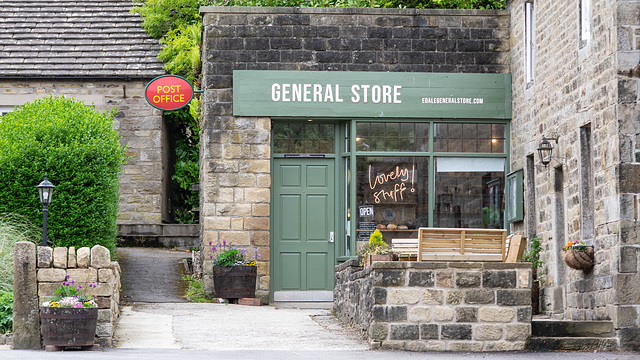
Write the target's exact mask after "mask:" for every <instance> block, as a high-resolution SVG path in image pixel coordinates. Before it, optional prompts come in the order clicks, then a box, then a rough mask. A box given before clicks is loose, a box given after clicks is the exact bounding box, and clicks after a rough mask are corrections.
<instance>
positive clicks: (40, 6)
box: [0, 0, 165, 78]
mask: <svg viewBox="0 0 640 360" xmlns="http://www.w3.org/2000/svg"><path fill="white" fill-rule="evenodd" d="M132 6H133V3H132V2H131V0H102V1H96V0H2V6H1V7H0V78H2V77H39V76H42V77H65V76H86V77H93V76H96V77H114V78H122V77H138V78H152V77H155V76H158V75H162V74H164V73H165V72H164V70H162V66H163V64H162V63H161V62H160V61H158V60H157V56H158V52H159V51H160V50H161V49H162V46H161V45H160V44H159V42H158V40H156V39H152V38H151V37H149V36H148V35H147V34H146V33H145V31H144V29H143V28H142V20H141V18H140V16H139V15H137V14H131V13H130V12H129V10H130V9H131V7H132Z"/></svg>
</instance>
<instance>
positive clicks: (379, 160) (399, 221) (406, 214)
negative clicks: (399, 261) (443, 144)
mask: <svg viewBox="0 0 640 360" xmlns="http://www.w3.org/2000/svg"><path fill="white" fill-rule="evenodd" d="M428 164H429V161H428V158H421V157H370V156H368V157H358V160H357V179H356V180H357V189H358V190H357V194H356V196H357V198H356V203H357V204H358V209H357V210H356V214H355V215H356V229H357V232H356V234H357V235H356V236H357V239H358V241H362V242H363V241H368V240H369V235H370V234H371V233H372V232H373V230H374V229H376V228H378V229H380V230H381V232H382V234H383V239H384V241H385V242H387V243H388V244H391V239H393V238H417V236H418V232H417V228H418V227H420V226H428V225H429V219H428V216H429V211H428V193H427V191H428V190H427V189H428V181H427V176H428Z"/></svg>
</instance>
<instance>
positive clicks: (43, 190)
mask: <svg viewBox="0 0 640 360" xmlns="http://www.w3.org/2000/svg"><path fill="white" fill-rule="evenodd" d="M36 187H37V188H38V194H39V195H40V203H41V204H42V206H43V210H42V246H47V215H48V213H49V209H47V206H48V205H49V204H51V196H52V195H53V189H54V188H55V186H54V185H53V184H52V183H50V182H49V180H47V174H44V181H42V182H41V183H40V185H38V186H36Z"/></svg>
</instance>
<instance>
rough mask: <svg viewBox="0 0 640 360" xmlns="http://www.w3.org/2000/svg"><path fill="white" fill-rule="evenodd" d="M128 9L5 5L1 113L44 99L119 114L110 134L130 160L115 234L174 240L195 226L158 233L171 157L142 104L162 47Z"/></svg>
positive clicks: (118, 5)
mask: <svg viewBox="0 0 640 360" xmlns="http://www.w3.org/2000/svg"><path fill="white" fill-rule="evenodd" d="M132 6H133V4H132V2H131V1H130V0H108V1H91V0H81V1H74V2H72V3H69V2H67V1H60V0H30V1H3V3H2V6H1V7H0V16H1V17H2V19H3V21H2V25H0V91H1V94H2V95H1V96H0V113H2V112H7V111H11V110H12V109H13V108H14V107H15V106H20V105H22V104H24V103H26V102H29V101H33V100H35V99H37V98H42V97H46V96H49V95H64V96H69V97H73V98H75V99H77V100H80V101H83V102H84V103H85V104H87V105H93V106H94V107H95V108H96V109H98V110H100V111H107V110H109V109H118V115H117V117H116V118H115V121H114V127H117V128H118V129H119V134H120V136H121V137H122V140H121V142H122V145H125V144H126V146H127V155H128V156H129V157H130V160H129V162H128V163H127V164H126V165H125V166H124V171H123V172H122V174H121V177H120V194H121V195H120V216H119V218H118V223H119V232H120V234H121V235H122V236H125V237H126V236H127V235H128V237H129V238H136V239H137V238H142V237H147V238H149V237H151V238H154V239H163V238H165V239H179V238H180V236H181V235H184V233H185V231H184V230H187V231H186V233H187V234H188V233H190V232H191V231H190V230H192V229H191V227H193V226H191V227H189V226H186V227H187V228H188V229H182V228H181V227H180V226H178V227H175V226H173V227H172V228H171V229H168V228H167V226H165V225H163V223H166V222H169V221H170V218H171V214H170V213H169V211H170V205H169V197H168V193H169V191H170V174H169V173H168V172H169V171H170V166H168V165H169V164H170V163H171V161H170V159H171V152H172V151H173V150H172V149H171V145H170V143H169V141H168V134H167V131H166V127H167V125H166V124H165V121H164V119H163V115H162V111H160V110H157V109H155V108H153V107H151V106H150V105H149V104H148V103H147V102H146V100H145V97H144V90H145V86H146V84H147V83H148V82H149V81H150V80H151V79H153V78H155V77H157V76H160V75H164V74H165V72H164V70H163V68H162V66H163V65H162V63H161V62H160V61H159V60H158V59H157V56H158V52H159V51H160V49H161V45H160V44H159V42H158V40H156V39H152V38H150V37H149V36H148V35H147V34H146V32H145V31H144V29H143V27H142V20H141V18H140V16H139V15H137V14H130V13H129V10H130V9H131V7H132ZM51 180H52V181H53V182H54V183H55V179H51ZM195 230H197V229H195ZM196 233H197V231H196Z"/></svg>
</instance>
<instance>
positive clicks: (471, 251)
mask: <svg viewBox="0 0 640 360" xmlns="http://www.w3.org/2000/svg"><path fill="white" fill-rule="evenodd" d="M506 237H507V230H504V229H464V228H419V229H418V240H419V241H418V258H417V260H418V261H425V260H431V261H500V262H503V261H505V260H506V251H505V248H506Z"/></svg>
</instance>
